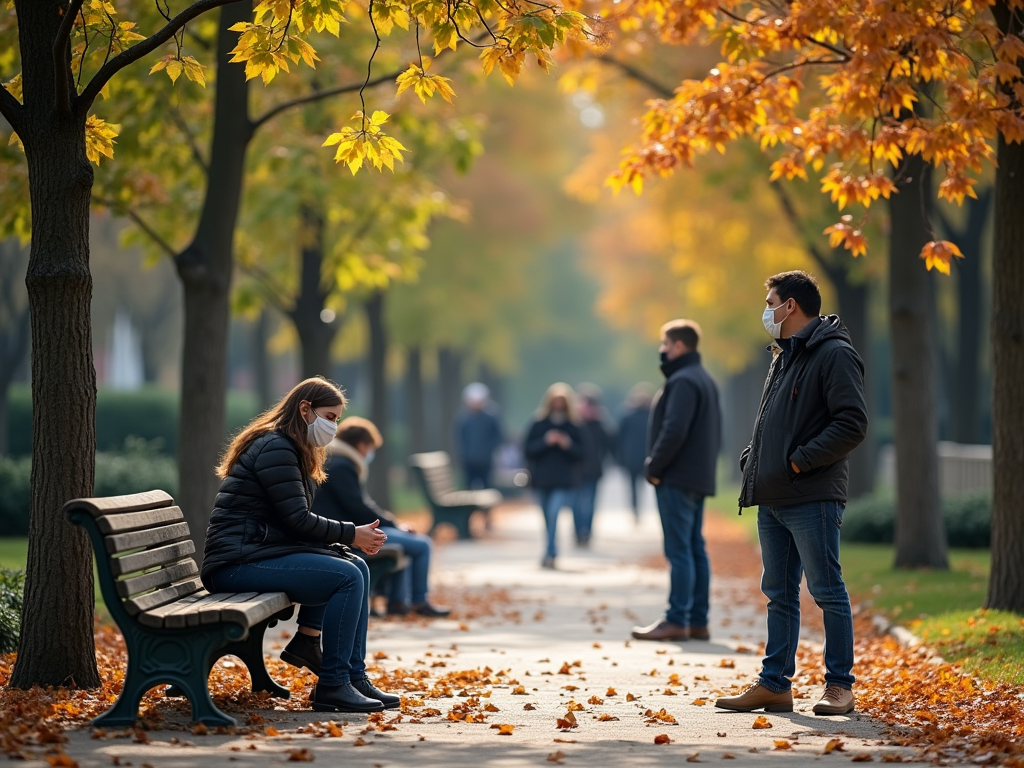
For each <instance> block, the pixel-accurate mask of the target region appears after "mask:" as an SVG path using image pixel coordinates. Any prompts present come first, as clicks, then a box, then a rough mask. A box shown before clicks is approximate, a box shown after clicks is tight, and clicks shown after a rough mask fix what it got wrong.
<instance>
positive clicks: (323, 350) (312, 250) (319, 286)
mask: <svg viewBox="0 0 1024 768" xmlns="http://www.w3.org/2000/svg"><path fill="white" fill-rule="evenodd" d="M300 222H301V223H300V227H301V228H302V232H301V236H300V237H301V243H302V254H301V256H302V258H301V261H302V263H301V266H300V272H299V295H298V297H297V298H296V300H295V307H294V309H292V311H291V312H289V313H288V316H289V317H290V318H291V319H292V322H293V323H295V330H296V331H297V332H298V334H299V343H300V345H301V346H302V375H303V377H304V378H307V379H308V378H311V377H313V376H324V377H326V378H330V374H331V344H332V343H333V342H334V337H335V336H336V335H337V333H338V323H337V322H336V321H335V320H331V322H327V321H326V320H324V318H323V314H322V313H323V311H324V305H325V303H326V302H327V294H328V291H327V290H325V288H324V285H323V277H322V275H323V266H324V219H323V216H322V215H321V214H320V213H319V212H318V211H317V210H316V209H315V208H313V207H312V206H309V205H303V206H302V212H301V215H300Z"/></svg>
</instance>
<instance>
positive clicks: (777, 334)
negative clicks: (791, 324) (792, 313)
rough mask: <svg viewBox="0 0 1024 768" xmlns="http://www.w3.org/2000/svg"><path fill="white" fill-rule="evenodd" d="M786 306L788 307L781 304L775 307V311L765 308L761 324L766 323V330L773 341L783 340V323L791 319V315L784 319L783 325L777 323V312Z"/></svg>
mask: <svg viewBox="0 0 1024 768" xmlns="http://www.w3.org/2000/svg"><path fill="white" fill-rule="evenodd" d="M784 306H786V305H785V304H779V306H777V307H775V308H774V309H773V308H771V307H765V308H764V312H763V313H762V315H761V322H762V323H764V329H765V330H766V331H768V335H769V336H771V337H772V338H773V339H781V338H782V323H784V322H786V317H789V315H786V317H784V318H782V323H777V322H775V310H776V309H782V307H784Z"/></svg>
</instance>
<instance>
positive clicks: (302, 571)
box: [201, 378, 401, 712]
mask: <svg viewBox="0 0 1024 768" xmlns="http://www.w3.org/2000/svg"><path fill="white" fill-rule="evenodd" d="M344 409H345V396H344V395H343V394H342V393H341V390H340V389H338V387H337V386H335V385H334V384H332V383H331V382H329V381H326V380H325V379H321V378H314V379H306V380H305V381H303V382H302V383H301V384H299V385H297V386H296V387H295V388H294V389H292V391H291V392H289V393H288V394H287V395H286V396H285V397H284V399H283V400H281V402H279V403H278V404H277V405H275V406H274V407H273V408H271V409H270V410H268V411H266V412H265V413H263V414H261V415H260V416H257V417H256V418H255V419H254V420H253V421H252V422H250V423H249V425H248V426H247V427H245V429H243V430H242V431H241V432H240V433H239V434H238V436H237V437H235V439H234V440H232V442H231V445H230V446H229V447H228V449H227V451H226V452H225V454H224V457H223V459H222V460H221V463H220V466H219V467H217V474H218V475H219V476H220V477H222V478H223V482H222V483H221V486H220V491H219V492H218V494H217V499H216V502H215V507H214V510H213V516H212V517H211V519H210V527H209V529H208V530H207V534H206V555H205V559H204V561H203V569H202V573H201V576H202V580H203V585H204V586H205V587H206V589H207V590H209V591H210V592H211V593H214V592H285V593H287V594H288V597H289V598H291V600H293V601H294V602H297V603H300V604H301V606H302V607H301V608H300V609H299V616H298V623H299V631H298V633H297V634H296V635H295V637H293V638H292V640H291V642H289V643H288V646H287V647H286V648H285V649H284V651H282V653H281V658H282V659H283V660H284V661H286V662H288V663H289V664H292V665H295V666H301V667H307V668H308V669H310V670H311V671H312V672H314V673H315V674H316V675H317V677H318V680H317V683H316V687H315V688H314V689H313V695H312V697H311V700H312V704H313V709H314V710H316V711H318V712H379V711H381V710H383V709H394V708H396V707H398V706H399V705H400V704H401V701H400V699H399V697H398V696H395V695H394V694H390V693H385V692H383V691H381V690H378V689H377V688H376V687H375V686H374V685H373V684H372V683H371V682H370V680H369V679H368V678H367V677H366V661H365V660H366V626H367V620H368V613H369V601H368V599H367V594H366V592H367V585H368V584H369V580H370V572H369V570H368V569H367V567H366V563H365V562H363V560H362V559H360V558H358V557H355V556H354V555H352V553H351V552H350V551H349V550H348V549H347V548H346V547H345V546H344V545H346V544H351V545H353V546H355V547H358V548H359V549H361V550H363V551H364V552H367V553H369V554H374V553H375V552H377V551H378V550H379V549H380V547H381V545H382V544H383V543H384V541H385V540H386V539H387V536H386V535H385V534H384V532H383V531H381V530H379V528H378V526H379V523H377V522H376V521H370V522H369V523H368V524H366V525H359V526H357V525H355V524H353V523H351V522H343V521H339V520H333V519H329V518H326V517H321V516H319V515H316V514H314V513H313V512H312V511H311V507H312V504H313V496H314V494H315V492H316V486H317V484H319V483H322V482H323V481H324V479H325V478H326V476H325V474H324V463H325V462H326V460H327V451H326V450H325V448H326V446H327V444H328V443H330V442H331V440H332V439H333V438H334V431H335V427H336V424H337V421H338V419H339V418H340V417H341V413H342V411H343V410H344ZM321 632H322V635H323V636H322V638H321ZM321 639H322V641H323V647H322V649H321Z"/></svg>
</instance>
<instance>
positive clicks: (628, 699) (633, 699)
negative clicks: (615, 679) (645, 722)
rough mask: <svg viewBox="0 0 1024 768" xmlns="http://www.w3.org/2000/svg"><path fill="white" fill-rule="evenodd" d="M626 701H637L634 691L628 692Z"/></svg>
mask: <svg viewBox="0 0 1024 768" xmlns="http://www.w3.org/2000/svg"><path fill="white" fill-rule="evenodd" d="M626 701H636V696H634V695H633V694H632V693H627V694H626Z"/></svg>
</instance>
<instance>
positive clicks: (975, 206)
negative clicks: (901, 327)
mask: <svg viewBox="0 0 1024 768" xmlns="http://www.w3.org/2000/svg"><path fill="white" fill-rule="evenodd" d="M991 202H992V191H991V190H990V189H988V190H984V191H983V192H982V193H981V194H980V195H979V196H978V199H977V200H972V199H968V201H967V225H966V226H965V227H964V228H963V229H962V230H960V231H957V232H950V233H949V234H950V236H951V237H952V238H953V239H954V240H955V241H956V244H957V245H958V246H960V250H961V251H962V252H963V254H964V258H963V259H958V260H957V262H956V267H957V286H956V288H957V337H956V338H957V343H956V357H955V360H956V362H955V364H954V366H953V370H952V371H951V374H952V375H951V376H950V377H949V380H950V382H951V389H952V397H951V398H950V404H949V411H950V413H949V417H950V420H949V436H950V439H951V440H953V441H954V442H957V443H980V442H982V436H981V433H982V430H981V352H982V346H983V343H984V331H985V325H986V323H987V322H988V317H987V316H986V312H987V310H988V307H987V305H986V303H985V286H984V279H983V277H982V249H983V244H984V237H985V225H986V223H987V222H988V215H989V209H990V207H991Z"/></svg>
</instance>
